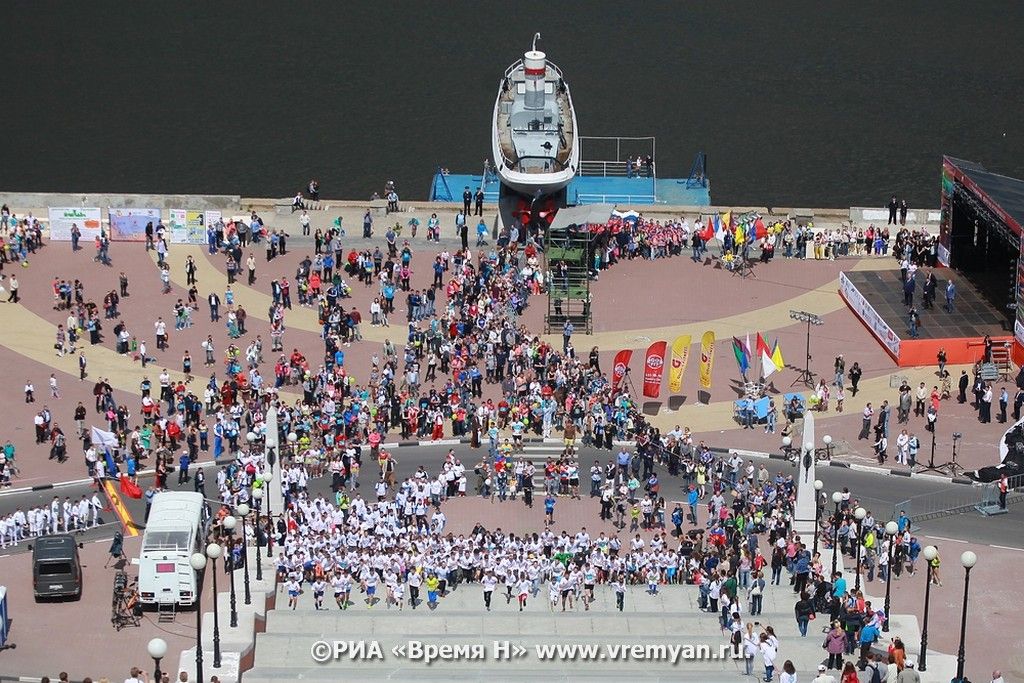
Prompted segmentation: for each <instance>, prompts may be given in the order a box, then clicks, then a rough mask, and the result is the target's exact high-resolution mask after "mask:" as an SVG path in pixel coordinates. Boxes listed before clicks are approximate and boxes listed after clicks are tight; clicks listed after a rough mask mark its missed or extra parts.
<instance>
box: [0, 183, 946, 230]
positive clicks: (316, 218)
mask: <svg viewBox="0 0 1024 683" xmlns="http://www.w3.org/2000/svg"><path fill="white" fill-rule="evenodd" d="M0 203H2V204H6V205H7V206H8V207H9V208H10V209H11V212H12V213H13V214H14V215H15V216H18V217H21V216H25V215H27V214H29V213H31V214H32V215H34V216H35V217H37V218H39V219H40V220H42V221H43V222H45V221H46V220H47V216H48V209H49V207H99V208H100V209H101V210H102V211H103V212H104V214H105V212H106V210H107V209H109V208H148V209H159V210H160V211H161V213H162V215H163V217H164V219H165V220H166V219H167V218H168V214H169V211H170V209H188V210H194V211H221V212H222V213H223V214H224V216H225V217H231V216H235V215H247V214H248V213H249V212H250V211H256V212H257V213H259V214H260V216H261V218H262V219H263V220H264V222H265V223H266V224H267V225H268V226H270V227H272V228H283V229H287V230H289V231H290V232H292V233H293V234H294V231H295V230H296V228H297V227H298V218H297V215H295V212H293V210H292V206H291V204H292V198H290V197H281V198H273V197H241V196H239V195H220V194H116V193H85V192H83V193H74V192H53V193H50V192H0ZM307 204H308V206H309V209H310V215H311V216H312V224H313V228H314V229H316V228H317V227H320V228H326V227H330V226H331V225H333V224H334V221H335V219H337V218H339V217H340V218H341V219H342V223H343V225H344V226H345V227H346V230H347V231H348V233H349V234H350V235H351V234H353V231H359V233H360V234H361V231H362V222H363V216H364V214H365V213H366V212H367V211H369V212H370V214H371V215H372V216H373V217H374V227H375V229H381V228H383V227H384V226H385V225H391V224H392V223H391V221H395V222H397V223H398V224H400V225H402V226H403V227H404V226H406V225H407V224H408V222H409V221H410V220H412V219H413V218H416V219H418V220H419V221H420V225H421V226H422V229H423V230H425V229H426V220H427V219H428V218H429V217H430V216H431V214H437V217H438V218H439V219H440V220H441V227H442V230H445V229H446V228H447V229H450V228H451V227H452V226H453V225H454V217H455V214H456V213H458V211H459V209H460V208H461V206H460V205H458V204H453V203H447V202H428V201H416V200H410V201H405V200H403V201H401V202H400V208H401V210H400V211H399V212H397V213H392V214H389V213H388V212H387V203H386V202H385V201H384V200H373V201H371V200H346V199H326V198H325V199H321V200H320V201H318V202H307ZM617 208H619V209H620V210H635V211H638V212H640V213H642V214H643V215H644V216H646V217H649V218H652V219H655V220H670V219H674V218H679V217H680V216H686V217H687V218H689V219H691V220H692V219H693V218H694V217H696V216H700V215H703V216H707V215H713V214H715V213H721V212H725V211H732V212H734V213H736V214H742V213H746V212H750V211H755V212H757V213H760V214H761V215H762V216H764V217H765V218H777V219H793V220H796V221H798V222H800V223H806V222H808V221H811V222H813V223H814V225H815V226H816V227H837V226H840V225H850V224H852V225H854V226H856V227H861V228H864V227H867V226H868V225H870V224H876V225H884V224H885V223H886V220H887V217H888V212H887V211H886V210H885V209H884V208H877V207H847V208H806V207H778V206H771V207H769V206H668V205H664V204H654V205H640V206H629V205H619V206H618V207H617ZM495 210H496V205H495V204H493V203H490V204H485V205H484V214H485V216H484V218H485V220H486V221H487V223H488V225H492V222H493V217H494V214H495ZM477 220H478V219H477V218H475V217H472V216H471V217H469V223H470V225H471V226H472V225H474V224H475V223H476V221H477ZM938 222H939V212H938V211H937V210H934V209H911V210H910V211H909V212H908V215H907V225H909V226H914V227H918V226H926V227H928V228H929V229H931V230H933V231H934V230H937V229H938ZM471 233H472V231H471Z"/></svg>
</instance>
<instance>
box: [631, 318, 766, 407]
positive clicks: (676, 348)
mask: <svg viewBox="0 0 1024 683" xmlns="http://www.w3.org/2000/svg"><path fill="white" fill-rule="evenodd" d="M692 344H693V338H692V337H691V335H688V334H683V335H680V336H678V337H676V339H675V341H673V342H672V346H671V355H669V362H668V390H669V391H670V392H671V393H673V394H677V393H679V392H680V391H682V389H683V373H685V372H686V366H687V364H688V363H689V360H690V346H691V345H692ZM750 348H751V347H750V335H749V334H748V335H747V341H746V343H745V344H744V343H743V342H741V341H740V340H739V339H737V338H736V337H733V351H734V352H735V353H736V360H737V362H739V364H740V371H741V372H742V373H743V375H744V376H746V374H747V370H748V369H749V368H750V365H751V363H752V358H753V355H752V354H751V351H750ZM669 350H670V347H669V345H668V342H667V341H656V342H654V343H653V344H651V345H650V346H649V347H648V348H647V353H646V354H645V356H644V377H643V382H644V386H643V395H644V396H645V397H647V398H658V396H659V395H660V394H661V381H662V378H663V377H664V373H665V356H666V355H668V354H669ZM756 352H757V362H759V363H760V364H761V372H762V375H763V376H764V377H766V378H767V377H770V376H771V375H772V374H773V373H775V372H778V371H779V370H781V369H782V368H783V367H784V366H785V362H784V361H783V360H782V350H781V349H780V348H779V342H778V340H776V341H775V346H774V347H771V348H769V347H768V344H766V343H765V341H764V337H762V336H761V333H760V332H759V333H758V334H757V347H756ZM632 358H633V350H632V349H623V350H621V351H619V352H618V353H617V354H615V361H614V363H613V367H612V392H613V393H617V392H618V390H619V384H621V383H622V381H623V380H624V379H625V377H626V376H627V375H628V374H629V362H630V360H632ZM714 360H715V333H714V331H712V330H708V331H707V332H705V333H704V334H703V335H701V338H700V364H699V368H698V380H699V384H700V388H701V389H704V390H708V389H711V369H712V366H713V364H714Z"/></svg>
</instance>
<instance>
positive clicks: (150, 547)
mask: <svg viewBox="0 0 1024 683" xmlns="http://www.w3.org/2000/svg"><path fill="white" fill-rule="evenodd" d="M206 526H207V511H206V503H205V501H204V500H203V496H202V495H201V494H199V493H189V492H187V491H163V492H161V493H158V494H156V495H155V496H153V505H152V507H151V508H150V510H149V519H148V521H147V522H146V531H145V533H144V534H143V536H142V552H141V554H140V556H139V599H140V601H141V602H142V604H144V605H155V604H169V603H177V604H178V605H182V606H188V605H191V604H193V603H194V602H196V600H197V598H198V596H197V595H196V593H197V584H196V572H195V570H194V569H192V565H191V564H190V563H189V558H191V557H192V554H193V553H197V552H204V550H205V548H206Z"/></svg>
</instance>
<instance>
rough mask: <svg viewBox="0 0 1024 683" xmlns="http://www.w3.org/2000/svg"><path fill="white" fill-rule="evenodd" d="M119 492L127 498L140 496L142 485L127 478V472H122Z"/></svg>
mask: <svg viewBox="0 0 1024 683" xmlns="http://www.w3.org/2000/svg"><path fill="white" fill-rule="evenodd" d="M121 493H123V494H124V495H126V496H128V497H129V498H142V487H140V486H139V485H138V484H136V483H135V482H133V481H132V480H131V479H129V478H128V475H127V474H122V475H121Z"/></svg>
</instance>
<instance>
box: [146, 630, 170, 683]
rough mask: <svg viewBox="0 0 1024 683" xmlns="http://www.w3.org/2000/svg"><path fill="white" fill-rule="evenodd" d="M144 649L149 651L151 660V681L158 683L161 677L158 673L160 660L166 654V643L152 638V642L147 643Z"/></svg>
mask: <svg viewBox="0 0 1024 683" xmlns="http://www.w3.org/2000/svg"><path fill="white" fill-rule="evenodd" d="M146 649H147V650H149V656H150V657H152V658H153V669H154V671H153V680H154V681H155V682H156V683H160V677H161V675H162V674H161V672H160V660H161V659H163V658H164V655H166V654H167V641H166V640H164V639H163V638H153V640H151V641H149V644H148V645H147V646H146Z"/></svg>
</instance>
